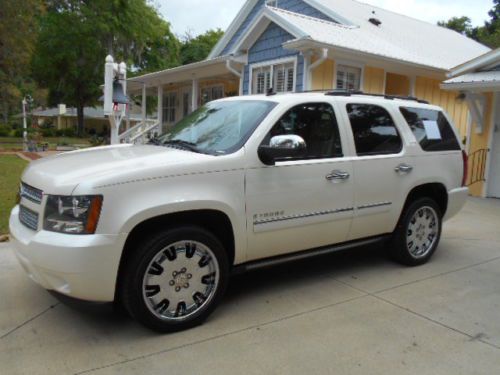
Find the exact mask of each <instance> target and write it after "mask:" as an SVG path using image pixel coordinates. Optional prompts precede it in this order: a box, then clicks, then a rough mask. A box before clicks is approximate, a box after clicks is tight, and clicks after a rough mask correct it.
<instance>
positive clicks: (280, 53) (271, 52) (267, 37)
mask: <svg viewBox="0 0 500 375" xmlns="http://www.w3.org/2000/svg"><path fill="white" fill-rule="evenodd" d="M291 39H294V36H293V35H291V34H289V33H288V32H286V31H285V30H283V29H282V28H281V27H279V26H277V25H276V24H274V23H271V24H270V25H269V26H268V27H267V29H266V30H265V31H264V32H263V33H262V35H261V36H260V37H259V39H257V41H256V42H255V44H254V45H253V46H252V47H251V48H250V50H249V51H248V64H249V65H250V64H256V63H261V62H265V61H270V60H276V59H281V58H285V57H293V56H297V71H296V72H295V75H296V86H295V90H296V91H302V90H303V84H302V83H303V76H304V58H303V56H302V55H299V53H298V52H297V51H291V50H286V49H284V48H283V47H282V44H283V43H285V42H287V41H289V40H291ZM244 73H245V76H244V78H243V94H245V95H246V94H248V92H249V85H250V82H249V79H250V69H249V66H248V65H247V66H245V72H244Z"/></svg>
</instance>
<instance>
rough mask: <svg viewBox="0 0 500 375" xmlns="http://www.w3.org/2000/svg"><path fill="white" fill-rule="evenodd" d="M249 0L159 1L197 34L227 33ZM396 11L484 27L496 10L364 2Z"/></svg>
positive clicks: (436, 1) (484, 0) (416, 0)
mask: <svg viewBox="0 0 500 375" xmlns="http://www.w3.org/2000/svg"><path fill="white" fill-rule="evenodd" d="M245 1H246V0H156V1H155V4H156V5H157V6H158V8H159V10H160V13H161V14H162V15H163V17H164V18H165V19H166V20H168V21H169V22H170V24H171V26H172V29H173V31H174V33H175V34H177V35H179V36H182V35H185V33H186V32H187V31H189V32H190V33H191V34H192V35H198V34H201V33H203V32H205V31H206V30H209V29H215V28H221V29H223V30H225V29H226V28H227V27H228V26H229V24H230V23H231V21H232V20H233V19H234V17H235V16H236V13H238V11H239V10H240V9H241V7H242V6H243V4H244V3H245ZM362 2H364V3H368V4H373V5H376V6H379V7H382V8H385V9H388V10H392V11H394V12H398V13H402V14H406V15H408V16H411V17H415V18H419V19H422V20H424V21H427V22H431V23H436V22H437V21H440V20H447V19H449V18H451V17H454V16H463V15H467V16H469V17H470V18H471V19H472V23H473V24H474V25H475V26H477V25H482V24H483V22H484V21H485V20H486V19H487V18H488V11H489V10H490V9H491V8H492V7H493V1H492V0H363V1H362Z"/></svg>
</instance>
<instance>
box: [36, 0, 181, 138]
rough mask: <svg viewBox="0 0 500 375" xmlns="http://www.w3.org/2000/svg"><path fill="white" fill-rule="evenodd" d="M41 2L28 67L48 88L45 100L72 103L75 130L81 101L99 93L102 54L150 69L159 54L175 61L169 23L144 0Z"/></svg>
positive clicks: (84, 102)
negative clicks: (44, 10)
mask: <svg viewBox="0 0 500 375" xmlns="http://www.w3.org/2000/svg"><path fill="white" fill-rule="evenodd" d="M46 2H47V10H48V11H47V13H46V14H45V16H44V17H43V18H42V20H41V24H40V35H39V39H38V42H37V48H36V53H35V55H34V59H33V70H34V73H35V76H36V78H37V79H38V80H39V82H40V83H41V84H43V85H44V86H45V87H47V88H48V89H49V103H50V104H51V105H55V104H57V103H61V102H64V103H66V104H67V105H70V106H75V107H76V108H77V116H78V128H77V132H78V134H79V135H81V134H82V133H83V126H84V107H85V106H89V105H95V104H96V103H97V99H98V98H99V97H100V96H101V95H102V90H101V88H100V85H101V84H102V83H103V69H104V57H105V56H106V55H107V54H111V55H113V57H114V58H115V60H116V61H121V60H124V61H125V62H127V64H128V66H131V67H132V68H133V69H135V70H138V71H140V70H148V69H149V65H148V64H151V65H153V68H155V69H156V68H157V67H158V66H159V65H160V62H159V61H160V60H161V59H163V60H164V61H165V62H164V64H167V63H168V62H169V61H170V63H175V60H176V58H177V57H176V56H177V54H178V46H176V44H175V42H173V41H172V35H171V33H170V27H169V24H168V23H167V22H166V21H164V20H163V19H162V18H161V17H160V16H159V14H158V12H157V10H156V9H155V8H154V7H153V6H151V5H150V3H149V2H148V1H146V0H47V1H46ZM158 46H161V47H162V48H160V49H159V50H158V49H157V47H158ZM170 49H173V51H171V50H170ZM153 50H154V51H155V52H152V51H153Z"/></svg>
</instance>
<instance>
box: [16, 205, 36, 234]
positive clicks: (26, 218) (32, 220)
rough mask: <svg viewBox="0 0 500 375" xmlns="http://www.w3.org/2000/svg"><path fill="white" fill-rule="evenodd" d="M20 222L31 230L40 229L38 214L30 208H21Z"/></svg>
mask: <svg viewBox="0 0 500 375" xmlns="http://www.w3.org/2000/svg"><path fill="white" fill-rule="evenodd" d="M19 221H20V222H21V223H23V224H24V225H25V226H27V227H28V228H30V229H33V230H37V229H38V214H37V213H36V212H34V211H31V210H30V209H29V208H26V207H24V206H19Z"/></svg>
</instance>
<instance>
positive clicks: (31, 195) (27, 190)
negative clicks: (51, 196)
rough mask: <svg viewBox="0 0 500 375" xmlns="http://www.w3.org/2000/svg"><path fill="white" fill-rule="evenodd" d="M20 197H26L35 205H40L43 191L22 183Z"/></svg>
mask: <svg viewBox="0 0 500 375" xmlns="http://www.w3.org/2000/svg"><path fill="white" fill-rule="evenodd" d="M20 195H21V197H24V198H26V199H28V200H30V201H32V202H34V203H38V204H40V203H42V198H43V191H41V190H39V189H36V188H34V187H33V186H30V185H28V184H25V183H24V182H21V191H20Z"/></svg>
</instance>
